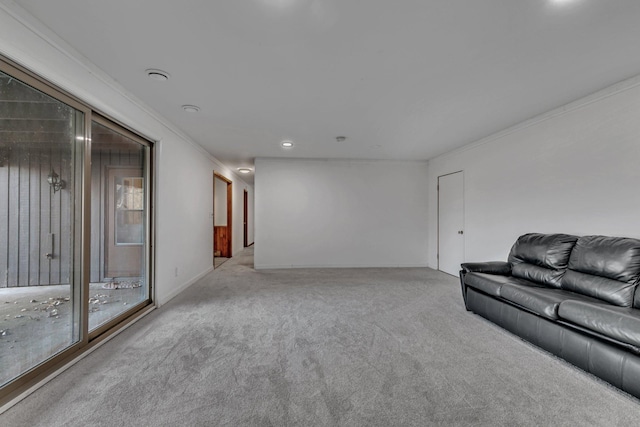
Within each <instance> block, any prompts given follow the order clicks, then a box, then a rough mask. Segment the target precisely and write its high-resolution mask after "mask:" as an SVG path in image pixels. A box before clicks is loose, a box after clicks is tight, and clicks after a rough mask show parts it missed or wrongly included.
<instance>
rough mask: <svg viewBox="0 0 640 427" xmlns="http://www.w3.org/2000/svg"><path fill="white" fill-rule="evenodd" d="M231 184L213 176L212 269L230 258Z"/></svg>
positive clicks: (215, 175)
mask: <svg viewBox="0 0 640 427" xmlns="http://www.w3.org/2000/svg"><path fill="white" fill-rule="evenodd" d="M232 213H233V210H232V183H231V180H229V179H228V178H225V177H224V176H222V175H220V174H218V173H215V172H214V174H213V268H214V269H215V268H218V267H219V266H220V265H222V264H223V263H224V262H225V261H227V260H228V259H229V258H231V253H232V252H231V249H232V244H231V243H232Z"/></svg>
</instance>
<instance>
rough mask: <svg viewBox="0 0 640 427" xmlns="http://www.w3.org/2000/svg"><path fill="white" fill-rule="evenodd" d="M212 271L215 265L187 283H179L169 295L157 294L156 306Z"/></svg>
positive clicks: (167, 300) (164, 302)
mask: <svg viewBox="0 0 640 427" xmlns="http://www.w3.org/2000/svg"><path fill="white" fill-rule="evenodd" d="M212 271H213V266H211V267H209V268H208V269H206V270H205V271H203V272H202V273H200V274H198V275H197V276H195V277H193V278H192V279H190V280H189V281H187V282H185V283H183V284H181V285H178V286H176V287H175V288H173V289H171V291H170V292H169V293H168V294H167V295H163V296H162V297H159V296H157V295H156V297H157V299H156V306H158V307H160V306H162V305H164V304H166V303H168V302H169V301H170V300H171V299H173V298H174V297H176V296H178V294H179V293H181V292H182V291H184V290H185V289H187V288H188V287H189V286H191V285H193V284H194V283H196V282H197V281H198V280H200V279H202V278H203V277H204V276H206V275H207V274H209V273H211V272H212Z"/></svg>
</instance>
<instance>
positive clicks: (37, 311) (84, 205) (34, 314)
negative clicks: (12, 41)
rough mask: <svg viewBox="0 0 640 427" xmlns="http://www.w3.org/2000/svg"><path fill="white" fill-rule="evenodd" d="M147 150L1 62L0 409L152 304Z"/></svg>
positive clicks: (143, 144)
mask: <svg viewBox="0 0 640 427" xmlns="http://www.w3.org/2000/svg"><path fill="white" fill-rule="evenodd" d="M151 165H152V144H151V143H150V142H148V141H147V140H145V139H143V138H141V137H139V136H138V135H136V134H134V133H132V132H131V131H129V130H127V129H124V128H123V127H122V126H119V125H118V124H116V123H114V122H112V121H109V120H108V119H107V118H105V117H102V116H100V115H98V114H96V113H94V112H93V111H92V110H91V108H90V107H88V106H86V105H85V104H83V103H82V102H80V101H78V100H76V99H74V98H72V97H71V96H69V95H67V94H65V93H63V92H61V91H59V90H57V89H56V88H53V87H51V86H49V85H48V84H47V83H46V82H43V81H42V80H40V79H39V78H37V77H36V76H34V75H31V74H30V73H29V72H28V71H26V70H23V69H21V68H19V67H18V66H15V65H14V64H9V63H8V62H6V61H4V60H2V59H1V58H0V403H1V402H2V400H3V399H5V398H8V396H10V395H11V393H15V392H17V391H19V389H20V387H21V386H24V385H25V384H27V383H28V381H29V380H31V379H33V378H36V377H37V376H38V375H39V374H42V373H44V372H46V371H47V370H48V369H51V368H53V367H54V366H55V365H56V364H58V363H60V362H62V361H63V360H64V359H65V358H66V357H68V356H71V355H73V354H75V353H76V352H78V351H82V349H83V348H85V347H87V346H88V345H89V344H90V343H91V341H92V340H93V339H95V338H97V337H99V336H100V335H101V334H103V333H105V332H107V331H108V330H110V329H111V328H112V327H113V326H115V325H117V324H119V323H121V322H123V321H125V320H126V319H127V318H129V317H130V316H131V315H132V314H133V313H135V312H137V311H139V310H141V309H142V308H144V307H146V306H148V305H149V304H151V289H152V287H151V277H152V274H151V271H152V265H151V260H152V257H151V247H152V242H151V238H152V235H153V233H152V232H151V191H152V188H151V183H152V174H151V171H152V167H151Z"/></svg>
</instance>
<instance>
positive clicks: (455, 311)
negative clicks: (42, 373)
mask: <svg viewBox="0 0 640 427" xmlns="http://www.w3.org/2000/svg"><path fill="white" fill-rule="evenodd" d="M252 255H253V253H252V249H251V248H249V249H247V250H245V251H244V252H243V253H242V254H240V255H239V256H236V257H234V258H232V259H231V260H229V261H228V262H226V263H225V264H224V265H222V266H221V267H220V268H219V269H217V270H216V271H214V272H213V273H211V274H210V275H208V276H207V277H205V278H204V279H202V280H201V281H199V282H198V283H197V284H195V285H193V286H192V287H191V288H189V289H188V290H187V291H185V292H184V293H182V294H181V295H179V296H178V297H176V298H175V299H174V300H172V301H171V302H170V303H168V304H167V305H165V306H164V307H162V308H161V309H159V310H156V311H155V312H153V313H151V314H150V315H149V316H147V317H146V318H144V319H142V320H141V321H140V322H138V323H137V324H135V325H134V326H132V327H131V328H129V329H128V330H126V331H125V332H124V333H122V334H121V335H119V336H117V337H116V338H114V339H113V340H112V341H110V342H108V343H107V344H105V345H104V346H103V347H101V348H100V349H98V350H97V351H95V352H94V353H93V354H91V355H89V356H88V357H87V358H85V359H84V360H82V361H80V362H79V363H78V364H77V365H75V366H74V367H72V368H71V369H70V370H68V371H66V372H65V373H63V374H62V375H60V376H59V377H58V378H56V379H55V380H53V381H52V382H50V383H49V384H47V385H46V386H44V387H43V388H42V389H40V390H38V391H37V392H36V393H35V394H33V395H31V396H30V397H28V398H27V399H26V400H24V401H22V402H21V403H19V404H18V405H17V406H15V407H13V408H12V409H10V410H9V411H8V412H6V413H5V414H4V415H2V416H0V424H1V425H4V426H47V427H51V426H94V425H95V426H102V425H104V426H174V425H179V426H182V425H184V426H209V425H225V426H244V425H248V426H254V425H255V426H289V425H291V426H293V425H296V426H298V425H299V426H316V425H322V426H325V425H330V426H332V425H340V426H342V425H344V426H365V425H366V426H405V425H406V426H410V425H416V426H417V425H420V426H424V425H491V426H495V425H504V426H514V425H566V426H576V425H580V426H584V425H599V426H602V425H607V426H609V425H638V419H639V417H640V403H639V401H638V400H636V399H633V398H631V397H629V396H627V395H625V394H623V393H621V392H618V391H617V390H615V389H613V388H612V387H609V386H607V385H606V384H604V383H602V382H600V381H598V380H596V379H595V378H594V377H592V376H590V375H588V374H585V373H582V372H581V371H579V370H577V369H575V368H573V367H571V366H570V365H568V364H567V363H565V362H563V361H560V360H558V359H556V358H554V357H552V356H550V355H548V354H546V353H544V352H542V351H540V350H537V349H536V348H534V347H532V346H530V345H528V344H526V343H524V342H522V341H521V340H519V339H518V338H516V337H514V336H512V335H509V334H508V333H506V332H504V331H502V330H501V329H500V328H498V327H496V326H494V325H492V324H491V323H489V322H487V321H484V320H483V319H481V318H480V317H478V316H476V315H473V314H471V313H468V312H466V311H465V310H464V309H463V306H462V298H461V296H460V294H459V285H458V282H457V280H456V278H454V277H451V276H448V275H445V274H443V273H439V272H436V271H433V270H429V269H419V268H409V269H331V270H311V269H310V270H271V271H259V272H256V271H254V270H253V268H252V266H253V256H252Z"/></svg>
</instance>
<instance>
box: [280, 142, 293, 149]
mask: <svg viewBox="0 0 640 427" xmlns="http://www.w3.org/2000/svg"><path fill="white" fill-rule="evenodd" d="M282 146H283V147H284V148H291V147H293V141H282Z"/></svg>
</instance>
